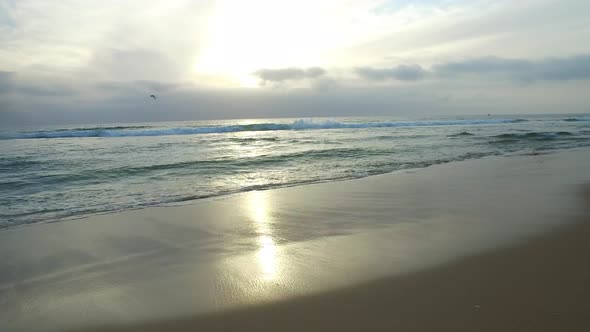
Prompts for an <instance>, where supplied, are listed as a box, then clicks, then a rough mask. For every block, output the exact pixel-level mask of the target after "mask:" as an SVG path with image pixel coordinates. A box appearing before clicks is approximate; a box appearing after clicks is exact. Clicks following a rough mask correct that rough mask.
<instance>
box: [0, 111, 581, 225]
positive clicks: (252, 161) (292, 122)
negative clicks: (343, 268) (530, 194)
mask: <svg viewBox="0 0 590 332" xmlns="http://www.w3.org/2000/svg"><path fill="white" fill-rule="evenodd" d="M589 145H590V115H536V116H531V115H526V116H525V115H515V116H479V117H440V118H423V119H415V118H414V119H400V118H396V119H390V118H370V117H366V118H332V119H324V118H314V119H257V120H223V121H187V122H166V123H161V122H159V123H138V124H109V125H84V126H46V127H38V128H32V127H29V128H22V129H18V130H3V131H0V228H5V227H14V226H20V225H27V224H34V223H39V222H51V221H58V220H63V219H72V218H81V217H84V216H88V215H92V214H98V213H109V212H115V211H122V210H129V209H137V208H141V207H146V206H156V205H159V206H161V205H176V204H187V203H190V202H191V201H194V200H196V199H201V198H207V197H216V196H222V195H229V194H234V193H239V192H244V191H251V190H263V189H270V188H277V187H286V186H297V185H303V184H309V183H318V182H326V181H337V180H345V179H353V178H359V177H366V176H371V175H375V174H383V173H389V172H394V171H400V170H407V169H416V168H422V167H428V166H431V165H436V164H441V163H448V162H452V161H460V160H465V159H473V158H482V157H486V156H493V155H519V154H537V153H547V152H550V151H551V150H556V149H569V148H575V147H582V146H589Z"/></svg>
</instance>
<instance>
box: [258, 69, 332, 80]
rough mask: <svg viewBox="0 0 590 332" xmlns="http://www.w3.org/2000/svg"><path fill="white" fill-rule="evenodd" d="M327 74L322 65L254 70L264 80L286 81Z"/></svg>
mask: <svg viewBox="0 0 590 332" xmlns="http://www.w3.org/2000/svg"><path fill="white" fill-rule="evenodd" d="M325 74H326V71H325V70H324V69H323V68H320V67H311V68H307V69H302V68H294V67H293V68H281V69H260V70H257V71H256V72H254V75H256V76H258V77H259V78H260V79H261V80H262V81H263V82H275V83H276V82H284V81H290V80H302V79H314V78H318V77H320V76H323V75H325Z"/></svg>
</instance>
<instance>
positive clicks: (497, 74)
mask: <svg viewBox="0 0 590 332" xmlns="http://www.w3.org/2000/svg"><path fill="white" fill-rule="evenodd" d="M356 73H357V75H358V76H360V77H362V78H365V79H368V80H372V81H382V80H389V79H395V80H398V81H418V80H421V79H423V78H426V77H428V76H431V75H432V76H435V77H438V78H452V77H460V76H472V77H480V78H505V79H512V80H519V81H556V80H559V81H567V80H581V79H590V55H578V56H572V57H567V58H545V59H540V60H528V59H510V58H500V57H495V56H488V57H482V58H473V59H466V60H462V61H451V62H445V63H441V64H437V65H434V66H433V67H432V69H431V70H426V69H424V68H422V67H421V66H420V65H400V66H397V67H393V68H371V67H361V68H357V69H356Z"/></svg>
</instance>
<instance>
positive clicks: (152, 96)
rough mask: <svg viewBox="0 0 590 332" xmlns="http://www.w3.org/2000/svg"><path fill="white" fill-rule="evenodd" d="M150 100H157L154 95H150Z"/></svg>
mask: <svg viewBox="0 0 590 332" xmlns="http://www.w3.org/2000/svg"><path fill="white" fill-rule="evenodd" d="M150 97H151V98H154V99H155V100H157V99H158V98H156V96H154V95H150Z"/></svg>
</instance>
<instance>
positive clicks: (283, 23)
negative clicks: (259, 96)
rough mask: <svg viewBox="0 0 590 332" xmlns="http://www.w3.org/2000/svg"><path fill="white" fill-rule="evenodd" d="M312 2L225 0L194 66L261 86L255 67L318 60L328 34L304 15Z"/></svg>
mask: <svg viewBox="0 0 590 332" xmlns="http://www.w3.org/2000/svg"><path fill="white" fill-rule="evenodd" d="M306 7H307V6H301V5H299V6H298V5H297V2H294V3H292V4H285V3H284V2H281V1H269V0H253V1H220V2H219V3H218V4H217V6H216V8H215V10H214V14H213V15H212V16H211V18H210V20H209V23H208V28H207V33H206V34H207V37H206V39H205V42H204V47H203V48H202V50H201V52H199V54H198V56H197V58H196V61H195V64H194V68H193V71H194V72H195V74H196V75H206V76H219V77H224V78H225V80H226V81H230V82H233V83H234V84H235V85H238V86H242V87H257V86H259V84H258V83H259V81H258V79H257V78H256V77H255V76H254V75H253V73H254V72H255V71H257V70H259V69H261V68H283V67H308V66H317V65H318V64H319V63H320V62H321V60H322V56H321V54H322V51H323V45H324V44H325V40H323V39H322V38H323V37H322V35H323V34H322V31H314V29H315V28H314V26H315V25H312V26H309V25H308V24H304V22H302V21H301V17H306V16H305V15H306V13H305V11H306ZM307 16H309V13H307ZM316 30H317V29H316Z"/></svg>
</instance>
